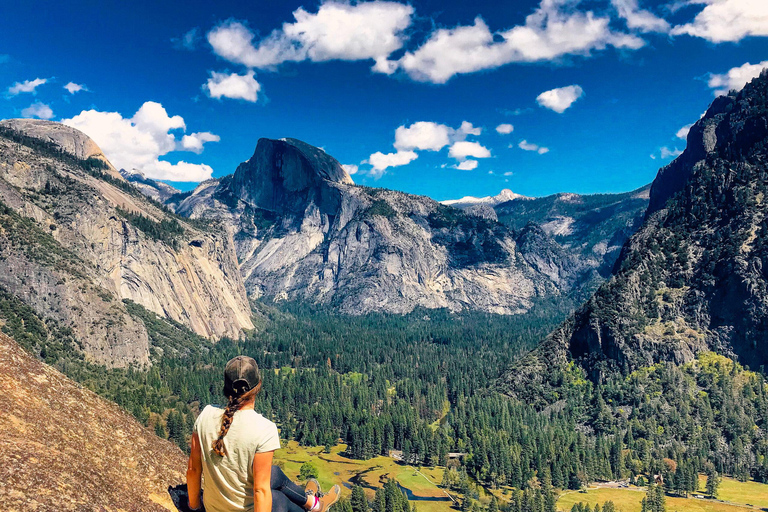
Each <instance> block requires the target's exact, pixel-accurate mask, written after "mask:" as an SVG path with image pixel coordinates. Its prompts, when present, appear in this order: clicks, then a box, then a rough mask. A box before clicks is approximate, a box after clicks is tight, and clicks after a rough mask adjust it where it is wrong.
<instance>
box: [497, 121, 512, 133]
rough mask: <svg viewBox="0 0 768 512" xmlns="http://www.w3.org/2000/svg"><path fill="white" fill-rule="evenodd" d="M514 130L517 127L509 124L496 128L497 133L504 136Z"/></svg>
mask: <svg viewBox="0 0 768 512" xmlns="http://www.w3.org/2000/svg"><path fill="white" fill-rule="evenodd" d="M514 129H515V127H514V126H512V125H511V124H509V123H503V124H500V125H499V126H497V127H496V131H497V132H498V133H500V134H502V135H507V134H510V133H512V130H514Z"/></svg>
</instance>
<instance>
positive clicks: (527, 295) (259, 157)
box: [175, 139, 558, 314]
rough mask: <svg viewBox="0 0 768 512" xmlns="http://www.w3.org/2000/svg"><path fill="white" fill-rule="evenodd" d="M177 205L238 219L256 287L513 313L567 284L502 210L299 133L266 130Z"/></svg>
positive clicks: (322, 298) (355, 307) (299, 296)
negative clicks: (365, 176)
mask: <svg viewBox="0 0 768 512" xmlns="http://www.w3.org/2000/svg"><path fill="white" fill-rule="evenodd" d="M175 208H176V211H177V213H179V214H181V215H184V216H188V217H190V218H193V219H214V220H216V221H220V222H222V223H223V224H225V225H226V226H228V228H229V230H230V232H231V233H232V234H233V236H234V240H235V243H236V246H237V254H238V258H239V261H240V268H241V272H242V275H243V278H244V279H245V283H246V288H247V290H248V292H249V294H250V295H251V296H252V297H254V298H258V297H265V298H267V299H270V300H277V301H279V300H301V301H307V302H309V303H312V304H317V305H324V306H331V307H335V308H337V309H339V310H340V311H342V312H344V313H350V314H365V313H368V312H374V311H377V312H389V313H397V314H403V313H408V312H410V311H412V310H413V309H414V308H415V307H417V306H421V307H426V308H448V309H450V310H452V311H462V310H467V309H470V310H481V311H488V312H493V313H500V314H515V313H521V312H524V311H527V310H528V309H529V308H530V307H531V305H532V303H533V301H534V299H535V298H537V297H540V296H544V295H550V294H556V293H558V290H557V288H556V287H555V286H554V285H553V284H552V283H551V282H550V281H549V279H548V278H547V277H546V276H544V275H543V274H541V273H540V272H537V271H536V270H535V269H533V268H532V267H531V266H530V265H529V264H528V263H527V262H526V261H525V260H524V259H523V258H522V257H521V255H520V253H519V252H518V250H517V247H516V242H515V234H514V233H513V232H512V231H510V230H509V229H507V228H505V227H504V226H502V225H501V224H499V223H497V222H495V221H494V220H493V219H483V218H480V217H477V216H473V215H467V214H465V213H463V212H461V211H460V210H457V209H455V208H452V207H449V206H444V205H441V204H440V203H437V202H436V201H433V200H432V199H429V198H427V197H421V196H413V195H410V194H405V193H402V192H395V191H391V190H383V189H373V188H367V187H360V186H355V185H354V184H353V183H352V180H351V178H350V177H349V175H348V174H347V173H346V172H345V171H344V170H343V168H342V167H341V166H340V165H339V163H338V162H337V161H336V160H335V159H333V158H332V157H331V156H329V155H327V154H326V153H325V152H324V151H322V150H320V149H318V148H315V147H313V146H310V145H308V144H305V143H303V142H300V141H297V140H295V139H281V140H268V139H261V140H260V141H259V142H258V144H257V146H256V151H255V152H254V155H253V156H252V157H251V158H250V159H249V160H248V161H247V162H244V163H242V164H241V165H240V166H239V167H238V168H237V170H236V171H235V173H234V174H233V175H231V176H227V177H224V178H221V179H217V180H210V181H207V182H205V183H202V184H201V185H200V186H199V187H198V188H197V189H196V190H195V191H194V192H193V193H192V194H191V195H189V196H187V197H185V198H183V199H182V200H181V201H180V202H179V203H178V204H176V205H175Z"/></svg>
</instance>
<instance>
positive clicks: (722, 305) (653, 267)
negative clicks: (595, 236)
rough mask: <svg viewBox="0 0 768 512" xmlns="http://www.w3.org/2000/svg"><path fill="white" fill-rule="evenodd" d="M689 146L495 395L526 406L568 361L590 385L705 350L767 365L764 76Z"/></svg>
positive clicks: (716, 106)
mask: <svg viewBox="0 0 768 512" xmlns="http://www.w3.org/2000/svg"><path fill="white" fill-rule="evenodd" d="M688 144H689V145H688V147H687V148H686V150H685V151H684V152H683V154H682V155H680V157H678V159H676V160H675V161H674V162H672V163H671V164H670V165H668V166H666V167H664V168H662V169H661V170H660V171H659V174H658V176H657V178H656V180H654V183H653V185H652V187H651V198H650V206H649V210H648V214H647V218H646V220H645V223H644V225H643V226H642V227H641V228H640V230H639V231H638V232H637V233H635V234H634V235H633V236H632V237H631V238H630V239H629V240H628V241H627V243H626V244H625V245H624V247H623V249H622V253H621V256H620V258H619V260H618V262H617V270H616V273H615V274H614V276H613V277H612V278H611V279H610V280H609V281H608V282H606V283H605V284H603V286H601V288H600V289H599V290H598V292H597V293H596V294H595V295H594V296H593V297H592V298H591V299H590V300H589V301H588V302H587V303H586V304H585V305H584V306H583V307H582V308H580V309H579V311H577V312H576V313H575V314H574V315H573V317H571V318H570V319H569V320H568V321H566V322H565V323H564V324H563V325H562V326H561V327H560V328H558V329H557V330H556V331H554V332H553V333H552V334H551V335H550V336H549V337H548V338H547V339H546V340H545V341H544V342H543V343H542V345H541V346H540V347H539V348H537V349H536V350H534V351H533V352H532V353H531V354H529V355H528V356H526V358H524V360H523V361H521V362H520V363H518V364H516V365H515V366H514V367H513V368H511V369H510V370H509V371H507V372H506V373H505V375H504V376H503V377H502V379H501V381H500V387H501V389H502V390H504V391H506V392H508V393H510V394H518V395H519V394H521V393H522V396H526V397H527V398H528V399H529V400H535V399H536V398H535V396H536V395H537V394H536V393H534V394H533V395H531V394H530V392H531V391H530V390H531V389H535V388H537V387H538V388H539V389H540V390H541V389H543V390H544V394H545V395H546V394H547V391H546V390H550V391H551V390H553V389H554V388H555V387H556V384H555V383H554V381H552V380H551V378H550V377H548V375H551V374H552V372H553V370H554V369H556V368H563V367H564V365H566V364H567V362H568V361H569V360H573V361H576V362H577V363H578V364H579V365H581V366H583V367H584V368H585V369H586V370H587V374H588V375H589V376H590V378H592V379H593V380H595V381H598V382H599V381H600V379H601V375H604V374H605V372H609V371H616V370H620V371H623V372H630V371H632V370H633V369H636V368H639V367H643V366H649V365H652V364H654V363H656V362H659V361H672V362H674V363H676V364H682V363H686V362H689V361H691V360H692V359H693V358H694V357H695V356H696V354H697V353H701V352H703V351H707V350H712V351H715V352H717V353H720V354H724V355H726V356H729V357H735V358H737V359H738V360H739V362H741V363H742V364H745V365H749V366H752V367H758V366H762V365H765V364H766V363H768V344H766V343H765V342H764V335H765V333H766V332H768V306H766V304H768V291H767V290H766V279H767V278H768V274H766V272H767V270H766V269H768V266H766V263H768V223H767V222H766V211H765V203H764V201H763V199H764V197H765V196H766V193H768V190H767V189H768V175H766V172H768V171H767V170H766V169H767V167H766V163H767V162H768V73H767V72H766V71H763V73H762V74H761V75H760V76H759V77H758V78H756V79H754V80H753V81H752V82H750V83H749V84H747V86H745V87H744V89H742V91H740V92H739V93H737V94H734V95H730V96H723V97H719V98H717V99H716V100H715V101H714V102H713V103H712V106H711V107H710V108H709V109H708V110H707V113H706V114H705V116H704V117H703V118H702V119H701V120H699V121H698V122H697V123H696V124H695V125H694V127H693V128H692V129H691V133H690V134H689V136H688ZM526 381H528V382H527V383H526ZM540 399H541V395H539V398H538V400H540Z"/></svg>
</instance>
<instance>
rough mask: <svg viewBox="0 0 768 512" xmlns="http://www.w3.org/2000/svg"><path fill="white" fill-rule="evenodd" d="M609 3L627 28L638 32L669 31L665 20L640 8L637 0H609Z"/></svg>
mask: <svg viewBox="0 0 768 512" xmlns="http://www.w3.org/2000/svg"><path fill="white" fill-rule="evenodd" d="M611 4H613V7H614V8H615V9H616V11H617V12H618V13H619V17H620V18H623V19H624V20H625V21H626V22H627V28H630V29H636V30H639V31H640V32H663V33H667V32H669V29H670V26H669V23H667V20H665V19H663V18H660V17H658V16H656V15H655V14H653V13H652V12H650V11H646V10H644V9H640V7H639V6H638V2H637V0H611Z"/></svg>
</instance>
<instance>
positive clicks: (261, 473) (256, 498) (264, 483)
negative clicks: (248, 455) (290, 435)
mask: <svg viewBox="0 0 768 512" xmlns="http://www.w3.org/2000/svg"><path fill="white" fill-rule="evenodd" d="M274 454H275V452H264V453H257V454H255V455H254V456H253V512H271V511H272V486H271V483H270V479H271V477H272V458H273V456H274Z"/></svg>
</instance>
